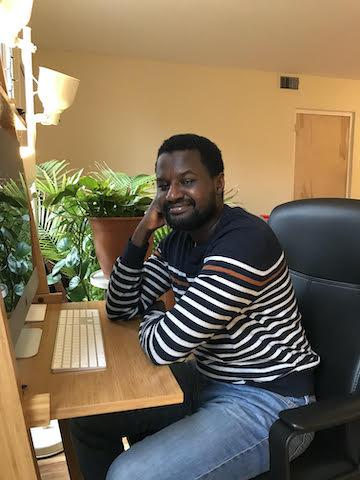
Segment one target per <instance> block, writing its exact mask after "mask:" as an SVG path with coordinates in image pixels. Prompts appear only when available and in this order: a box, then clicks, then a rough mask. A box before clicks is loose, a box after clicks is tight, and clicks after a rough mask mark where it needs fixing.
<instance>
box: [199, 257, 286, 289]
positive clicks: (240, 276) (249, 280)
mask: <svg viewBox="0 0 360 480" xmlns="http://www.w3.org/2000/svg"><path fill="white" fill-rule="evenodd" d="M284 268H285V263H284V262H283V263H282V265H281V267H279V268H278V269H277V270H276V271H275V273H273V274H272V275H271V277H269V278H267V279H266V280H263V281H260V280H254V279H253V278H251V277H247V276H246V275H243V274H241V273H237V272H234V271H233V270H231V269H230V268H224V267H218V266H215V265H214V266H212V265H205V267H204V268H203V270H215V271H216V272H222V273H227V274H228V275H230V276H231V277H235V278H238V279H240V280H244V281H245V282H247V283H250V284H251V285H256V286H257V287H262V286H264V285H266V284H267V283H270V282H271V281H272V280H273V279H274V278H275V277H277V276H278V275H279V274H280V273H281V272H282V270H284Z"/></svg>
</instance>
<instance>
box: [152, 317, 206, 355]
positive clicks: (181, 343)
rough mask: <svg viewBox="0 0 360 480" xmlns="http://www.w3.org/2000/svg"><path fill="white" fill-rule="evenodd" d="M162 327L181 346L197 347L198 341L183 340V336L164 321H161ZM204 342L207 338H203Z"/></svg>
mask: <svg viewBox="0 0 360 480" xmlns="http://www.w3.org/2000/svg"><path fill="white" fill-rule="evenodd" d="M160 327H161V328H162V329H163V330H164V332H165V333H166V334H167V335H168V336H169V337H170V338H171V339H172V340H173V341H174V342H175V343H177V344H178V345H179V346H181V347H186V348H190V349H191V350H192V349H193V348H195V347H197V346H198V345H199V344H198V343H191V342H187V341H186V340H183V339H182V338H180V337H178V336H177V335H176V334H175V333H174V332H173V331H172V330H171V329H170V328H169V327H168V326H167V325H166V323H165V322H164V321H162V322H161V323H160ZM160 327H159V328H160ZM203 341H204V342H205V341H206V339H204V340H203Z"/></svg>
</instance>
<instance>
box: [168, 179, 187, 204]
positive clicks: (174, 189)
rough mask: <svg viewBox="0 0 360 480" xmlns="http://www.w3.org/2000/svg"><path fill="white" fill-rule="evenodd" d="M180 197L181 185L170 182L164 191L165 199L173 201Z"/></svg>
mask: <svg viewBox="0 0 360 480" xmlns="http://www.w3.org/2000/svg"><path fill="white" fill-rule="evenodd" d="M182 197H183V193H182V191H181V185H179V184H178V183H177V182H176V183H175V182H174V183H172V184H171V185H170V187H169V190H168V191H167V193H166V200H167V201H168V202H171V203H174V202H176V201H177V200H179V199H181V198H182Z"/></svg>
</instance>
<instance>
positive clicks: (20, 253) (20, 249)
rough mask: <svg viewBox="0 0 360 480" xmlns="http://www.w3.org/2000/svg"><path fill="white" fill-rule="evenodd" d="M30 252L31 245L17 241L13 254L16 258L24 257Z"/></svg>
mask: <svg viewBox="0 0 360 480" xmlns="http://www.w3.org/2000/svg"><path fill="white" fill-rule="evenodd" d="M30 252H31V246H30V245H28V244H27V243H26V242H19V243H18V244H17V245H16V248H15V256H16V257H17V258H24V257H26V256H27V255H29V253H30Z"/></svg>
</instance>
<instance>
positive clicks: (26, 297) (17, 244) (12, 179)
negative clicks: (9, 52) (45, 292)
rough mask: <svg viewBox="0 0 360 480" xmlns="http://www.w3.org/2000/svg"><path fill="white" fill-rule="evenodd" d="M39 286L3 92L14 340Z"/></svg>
mask: <svg viewBox="0 0 360 480" xmlns="http://www.w3.org/2000/svg"><path fill="white" fill-rule="evenodd" d="M36 287H37V279H36V275H34V269H33V262H32V248H31V233H30V216H29V204H28V195H27V187H26V184H25V175H24V170H23V162H22V160H21V158H20V154H19V143H18V139H17V136H16V132H15V129H14V127H13V112H12V110H11V107H10V105H9V104H8V100H7V98H5V96H4V95H3V94H2V93H1V92H0V291H1V296H2V298H3V301H4V304H5V309H6V311H7V314H8V318H9V327H10V332H11V337H12V340H13V342H14V344H15V343H16V340H17V337H18V335H19V333H20V331H21V328H22V326H23V324H24V321H25V317H26V313H27V310H28V308H29V306H30V304H31V301H32V298H33V296H34V295H35V293H36Z"/></svg>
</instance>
